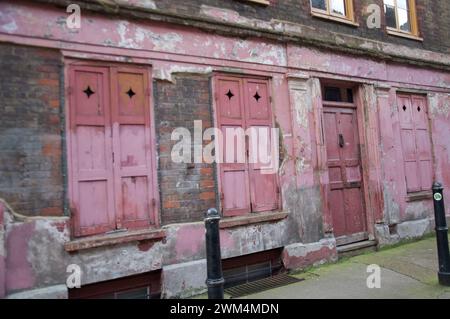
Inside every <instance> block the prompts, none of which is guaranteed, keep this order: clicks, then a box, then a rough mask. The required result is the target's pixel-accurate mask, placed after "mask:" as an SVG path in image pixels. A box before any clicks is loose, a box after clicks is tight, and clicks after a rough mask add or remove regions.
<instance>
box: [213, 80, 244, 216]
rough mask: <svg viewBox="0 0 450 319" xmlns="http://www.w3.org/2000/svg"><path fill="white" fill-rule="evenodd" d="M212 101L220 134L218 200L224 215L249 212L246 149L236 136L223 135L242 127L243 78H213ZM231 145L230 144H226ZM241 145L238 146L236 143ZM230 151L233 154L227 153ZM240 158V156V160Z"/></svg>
mask: <svg viewBox="0 0 450 319" xmlns="http://www.w3.org/2000/svg"><path fill="white" fill-rule="evenodd" d="M216 101H217V115H218V127H219V129H220V130H221V131H222V134H223V144H222V145H223V146H224V147H223V148H221V152H220V154H221V157H222V159H221V161H222V164H220V165H219V166H220V180H221V196H220V197H221V201H222V209H223V214H224V216H235V215H242V214H246V213H248V212H250V194H249V180H248V166H247V159H246V156H245V153H246V150H245V148H243V147H245V146H243V144H242V143H239V141H238V138H237V137H235V138H234V143H233V141H231V138H228V139H227V130H228V132H230V130H234V129H242V130H245V110H244V92H243V82H242V80H241V79H239V78H231V77H220V78H218V79H217V86H216ZM227 144H228V145H235V147H234V148H230V147H226V145H227ZM238 145H239V146H241V147H238ZM231 151H233V153H234V156H231V155H230V154H229V153H230V152H231ZM242 158H244V160H243V161H242Z"/></svg>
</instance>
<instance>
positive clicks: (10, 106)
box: [0, 44, 64, 216]
mask: <svg viewBox="0 0 450 319" xmlns="http://www.w3.org/2000/svg"><path fill="white" fill-rule="evenodd" d="M0 70H1V77H0V197H2V198H4V199H5V200H6V201H8V202H9V203H10V204H11V205H12V207H13V208H14V209H15V210H17V212H19V213H21V214H25V215H30V216H31V215H62V214H63V203H64V200H63V197H64V193H63V177H62V170H63V166H62V141H61V121H62V117H61V108H60V105H61V103H60V88H61V83H60V74H61V70H62V69H61V59H60V55H59V53H58V52H57V51H54V50H48V49H41V48H34V47H24V46H16V45H10V44H1V45H0Z"/></svg>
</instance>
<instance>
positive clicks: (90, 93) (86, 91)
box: [83, 85, 95, 98]
mask: <svg viewBox="0 0 450 319" xmlns="http://www.w3.org/2000/svg"><path fill="white" fill-rule="evenodd" d="M83 92H84V93H85V94H86V95H87V97H88V98H90V97H91V95H92V94H94V93H95V92H94V91H92V89H91V87H90V86H89V85H88V87H87V88H86V89H85V90H84V91H83Z"/></svg>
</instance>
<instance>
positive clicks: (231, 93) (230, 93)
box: [225, 90, 234, 100]
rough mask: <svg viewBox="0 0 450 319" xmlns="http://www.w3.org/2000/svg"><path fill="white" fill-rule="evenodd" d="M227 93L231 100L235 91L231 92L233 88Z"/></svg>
mask: <svg viewBox="0 0 450 319" xmlns="http://www.w3.org/2000/svg"><path fill="white" fill-rule="evenodd" d="M225 95H226V96H228V100H231V98H232V97H233V96H234V94H233V92H231V90H228V92H227V93H226V94H225Z"/></svg>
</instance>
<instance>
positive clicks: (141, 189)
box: [111, 68, 156, 228]
mask: <svg viewBox="0 0 450 319" xmlns="http://www.w3.org/2000/svg"><path fill="white" fill-rule="evenodd" d="M111 82H112V87H113V91H112V99H113V103H112V127H113V149H114V177H115V178H114V180H115V202H116V211H117V216H116V220H117V227H118V228H140V227H145V226H149V225H150V224H154V223H155V202H156V199H155V198H154V194H155V192H154V189H153V187H154V186H153V185H154V183H153V178H154V177H153V162H152V161H153V158H152V154H151V144H152V143H151V136H152V134H151V130H150V123H151V122H150V101H149V96H150V94H149V79H148V71H147V70H146V69H141V68H112V78H111Z"/></svg>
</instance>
